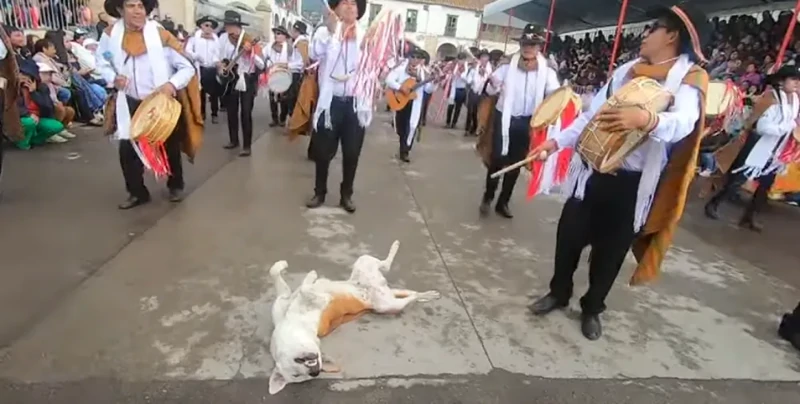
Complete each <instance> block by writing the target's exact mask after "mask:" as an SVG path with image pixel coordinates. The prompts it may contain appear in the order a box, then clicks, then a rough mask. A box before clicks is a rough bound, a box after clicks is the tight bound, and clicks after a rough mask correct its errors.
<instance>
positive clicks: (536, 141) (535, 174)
mask: <svg viewBox="0 0 800 404" xmlns="http://www.w3.org/2000/svg"><path fill="white" fill-rule="evenodd" d="M578 112H579V111H578V110H577V105H575V102H573V101H572V100H570V101H569V102H568V103H567V106H566V107H565V108H564V110H563V111H561V130H565V129H567V128H569V126H570V125H572V123H573V122H575V119H576V118H577V117H578ZM548 130H549V127H548V128H543V129H536V130H534V129H531V148H530V150H533V149H535V148H536V147H538V146H539V145H541V144H542V143H544V142H546V141H547V133H548ZM556 158H557V159H558V160H557V162H556V171H555V175H554V177H553V182H552V185H558V184H561V183H563V182H564V180H565V179H566V177H567V172H568V171H569V163H570V161H571V160H572V149H571V148H570V149H564V150H561V151H559V152H558V156H557V157H556ZM544 163H545V161H541V160H535V161H533V162H532V163H531V181H530V182H529V183H528V193H527V199H528V200H529V201H530V200H531V199H533V198H534V197H535V196H536V195H537V194H538V193H539V191H540V190H539V187H540V186H541V185H542V175H543V174H544V172H543V171H544Z"/></svg>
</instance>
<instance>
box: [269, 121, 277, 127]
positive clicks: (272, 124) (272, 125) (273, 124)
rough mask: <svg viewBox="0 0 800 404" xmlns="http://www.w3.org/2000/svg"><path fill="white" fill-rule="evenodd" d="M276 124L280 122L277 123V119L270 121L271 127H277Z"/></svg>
mask: <svg viewBox="0 0 800 404" xmlns="http://www.w3.org/2000/svg"><path fill="white" fill-rule="evenodd" d="M276 126H278V123H277V122H275V121H272V122H270V123H269V127H270V128H274V127H276Z"/></svg>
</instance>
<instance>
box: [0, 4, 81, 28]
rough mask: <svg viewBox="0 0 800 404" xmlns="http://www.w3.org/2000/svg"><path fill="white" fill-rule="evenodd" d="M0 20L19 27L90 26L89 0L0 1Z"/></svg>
mask: <svg viewBox="0 0 800 404" xmlns="http://www.w3.org/2000/svg"><path fill="white" fill-rule="evenodd" d="M0 14H1V15H0V17H2V19H0V21H2V23H3V24H5V25H7V26H13V27H17V28H21V29H33V30H40V29H47V30H62V29H63V30H66V29H73V28H77V27H82V28H86V27H90V26H92V25H94V22H93V21H92V20H93V18H94V16H93V13H92V11H91V9H90V8H89V0H0Z"/></svg>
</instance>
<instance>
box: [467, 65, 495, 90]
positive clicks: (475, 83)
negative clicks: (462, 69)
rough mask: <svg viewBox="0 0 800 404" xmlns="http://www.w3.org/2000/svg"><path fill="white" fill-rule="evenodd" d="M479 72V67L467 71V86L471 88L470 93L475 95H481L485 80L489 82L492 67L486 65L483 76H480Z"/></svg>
mask: <svg viewBox="0 0 800 404" xmlns="http://www.w3.org/2000/svg"><path fill="white" fill-rule="evenodd" d="M480 70H481V68H480V66H476V67H473V68H470V69H469V71H467V76H466V80H467V84H468V85H469V86H470V88H472V92H474V93H475V94H481V93H482V92H483V88H484V86H485V84H486V80H489V76H491V75H492V66H491V65H490V64H488V63H487V64H486V66H485V67H484V73H483V75H481V74H480Z"/></svg>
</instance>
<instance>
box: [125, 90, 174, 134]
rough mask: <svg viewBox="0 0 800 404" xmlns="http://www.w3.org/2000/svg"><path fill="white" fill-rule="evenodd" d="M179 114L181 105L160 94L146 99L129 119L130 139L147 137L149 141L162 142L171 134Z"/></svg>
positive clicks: (154, 94)
mask: <svg viewBox="0 0 800 404" xmlns="http://www.w3.org/2000/svg"><path fill="white" fill-rule="evenodd" d="M180 114H181V104H180V103H179V102H178V101H177V100H176V99H174V98H172V97H170V96H168V95H166V94H164V93H161V92H157V93H153V94H151V95H149V96H148V97H146V98H145V99H144V100H143V101H142V103H141V104H140V105H139V108H137V109H136V112H135V113H134V114H133V117H132V118H131V139H132V140H136V139H137V138H139V137H141V136H147V137H148V138H149V139H150V140H151V141H154V142H157V141H163V140H165V139H166V138H167V137H169V136H170V135H171V134H172V131H173V130H174V129H175V126H176V125H177V124H178V119H179V118H180Z"/></svg>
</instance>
